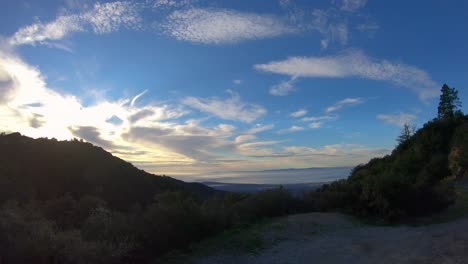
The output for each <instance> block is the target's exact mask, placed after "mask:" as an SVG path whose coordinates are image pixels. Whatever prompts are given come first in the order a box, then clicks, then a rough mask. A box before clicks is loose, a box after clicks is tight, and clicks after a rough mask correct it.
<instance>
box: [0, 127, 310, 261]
mask: <svg viewBox="0 0 468 264" xmlns="http://www.w3.org/2000/svg"><path fill="white" fill-rule="evenodd" d="M0 148H1V150H2V151H1V152H0V263H149V262H153V261H155V260H156V259H158V257H160V256H161V255H163V254H165V253H166V252H168V251H171V250H174V249H178V248H184V247H186V246H188V245H189V244H190V243H193V242H196V241H199V240H200V239H203V238H206V237H209V236H211V235H214V234H216V233H219V232H221V231H223V230H225V229H227V228H230V227H233V226H239V225H244V224H249V223H253V222H256V221H258V220H260V219H263V218H266V217H274V216H280V215H285V214H290V213H295V212H300V211H304V210H305V209H304V208H305V207H304V206H303V204H302V202H301V201H300V200H299V199H297V198H295V197H293V196H292V195H291V194H290V193H288V192H287V191H286V190H284V189H282V188H280V189H275V190H268V191H264V192H261V193H257V194H255V195H247V194H229V193H224V192H219V191H215V190H214V189H212V188H209V187H207V186H205V185H201V184H195V183H185V182H182V181H178V180H175V179H172V178H170V177H162V176H155V175H152V174H149V173H146V172H144V171H142V170H139V169H137V168H135V167H134V166H133V165H131V164H130V163H127V162H125V161H123V160H120V159H118V158H116V157H114V156H112V155H111V154H110V153H108V152H106V151H104V150H103V149H101V148H99V147H95V146H93V145H91V144H89V143H85V142H82V141H79V140H71V141H57V140H55V139H44V138H40V139H32V138H28V137H25V136H22V135H20V134H18V133H13V134H8V135H5V134H4V135H0Z"/></svg>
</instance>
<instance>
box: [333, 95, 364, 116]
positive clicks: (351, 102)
mask: <svg viewBox="0 0 468 264" xmlns="http://www.w3.org/2000/svg"><path fill="white" fill-rule="evenodd" d="M363 102H364V100H362V99H361V98H345V99H343V100H341V101H338V102H336V103H335V104H334V105H332V106H329V107H327V108H326V109H325V112H326V113H332V112H335V111H338V110H340V109H342V108H345V107H349V106H353V105H358V104H362V103H363Z"/></svg>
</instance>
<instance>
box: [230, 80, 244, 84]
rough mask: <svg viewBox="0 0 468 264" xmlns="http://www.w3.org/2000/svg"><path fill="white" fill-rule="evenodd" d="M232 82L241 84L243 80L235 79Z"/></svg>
mask: <svg viewBox="0 0 468 264" xmlns="http://www.w3.org/2000/svg"><path fill="white" fill-rule="evenodd" d="M232 82H233V83H234V84H237V85H239V84H241V83H242V80H234V81H232Z"/></svg>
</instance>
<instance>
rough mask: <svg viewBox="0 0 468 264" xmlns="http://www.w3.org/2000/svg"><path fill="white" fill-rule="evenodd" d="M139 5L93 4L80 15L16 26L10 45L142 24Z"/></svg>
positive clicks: (123, 3) (137, 26)
mask: <svg viewBox="0 0 468 264" xmlns="http://www.w3.org/2000/svg"><path fill="white" fill-rule="evenodd" d="M141 22H142V18H141V16H140V14H139V7H138V5H137V4H135V3H132V2H121V1H117V2H111V3H103V4H101V3H96V4H95V5H94V6H93V8H92V9H90V10H88V11H85V12H83V13H80V14H71V15H64V16H59V17H57V18H56V19H55V20H54V21H52V22H49V23H42V22H37V23H34V24H32V25H29V26H26V27H23V28H21V29H19V30H18V31H17V32H16V33H15V34H14V35H13V36H12V37H11V38H10V44H11V45H13V46H17V45H36V44H48V41H56V40H60V39H63V38H65V37H66V36H68V35H70V34H72V33H75V32H83V31H87V30H92V31H93V32H94V33H96V34H106V33H111V32H114V31H117V30H119V29H120V28H122V27H124V28H132V29H136V28H139V27H141Z"/></svg>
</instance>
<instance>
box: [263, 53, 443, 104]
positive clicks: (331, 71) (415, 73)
mask: <svg viewBox="0 0 468 264" xmlns="http://www.w3.org/2000/svg"><path fill="white" fill-rule="evenodd" d="M254 68H255V69H257V70H259V71H265V72H272V73H277V74H283V75H289V76H291V77H308V78H320V77H325V78H349V77H359V78H364V79H370V80H378V81H389V82H392V83H394V84H396V85H398V86H402V87H406V88H408V89H411V90H413V91H415V92H417V93H418V95H419V97H420V99H422V100H425V99H428V98H432V97H435V96H437V95H438V89H437V84H436V83H435V82H434V81H433V80H432V79H431V77H430V76H429V74H428V73H427V72H425V71H424V70H421V69H419V68H418V67H416V66H412V65H408V64H403V63H395V62H391V61H388V60H376V59H373V58H370V57H368V56H366V55H365V54H364V53H363V52H362V51H359V50H348V51H346V52H343V53H341V54H339V55H336V56H325V57H290V58H288V59H286V60H283V61H272V62H269V63H267V64H257V65H255V66H254Z"/></svg>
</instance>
